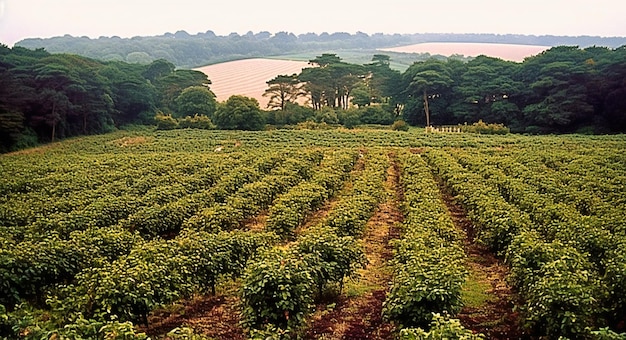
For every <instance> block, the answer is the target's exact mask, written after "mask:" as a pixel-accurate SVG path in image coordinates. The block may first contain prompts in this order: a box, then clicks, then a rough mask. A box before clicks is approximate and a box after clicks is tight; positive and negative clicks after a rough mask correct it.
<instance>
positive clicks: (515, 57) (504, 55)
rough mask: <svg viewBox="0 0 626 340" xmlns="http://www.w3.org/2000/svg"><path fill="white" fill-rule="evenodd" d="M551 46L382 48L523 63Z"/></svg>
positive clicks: (440, 44)
mask: <svg viewBox="0 0 626 340" xmlns="http://www.w3.org/2000/svg"><path fill="white" fill-rule="evenodd" d="M548 48H550V46H538V45H516V44H494V43H440V42H431V43H421V44H414V45H407V46H399V47H392V48H382V49H380V50H381V51H388V52H402V53H429V54H431V55H438V54H439V55H443V56H446V57H449V56H452V55H463V56H465V57H477V56H479V55H486V56H489V57H494V58H500V59H504V60H510V61H516V62H522V61H524V58H526V57H531V56H534V55H536V54H539V53H541V52H543V51H545V50H547V49H548Z"/></svg>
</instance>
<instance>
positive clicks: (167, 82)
mask: <svg viewBox="0 0 626 340" xmlns="http://www.w3.org/2000/svg"><path fill="white" fill-rule="evenodd" d="M208 84H210V81H209V80H208V78H207V76H206V75H205V74H204V73H202V72H199V71H192V70H176V69H175V67H174V65H173V64H171V63H169V62H167V61H164V60H157V61H154V62H152V63H150V64H148V65H141V64H128V63H125V62H116V61H110V62H102V61H97V60H93V59H89V58H85V57H81V56H78V55H70V54H50V53H48V52H46V51H45V50H43V49H36V50H29V49H26V48H23V47H19V46H16V47H13V48H12V49H10V48H8V47H6V46H3V45H0V151H3V152H6V151H10V150H14V149H19V148H23V147H28V146H32V145H35V144H37V143H39V142H49V141H54V140H56V139H58V138H64V137H71V136H76V135H84V134H94V133H104V132H108V131H111V130H113V129H115V128H119V127H121V126H123V125H126V124H131V123H139V124H152V123H153V121H154V114H155V112H156V111H164V112H171V111H177V112H187V111H186V110H194V109H193V108H189V107H186V106H185V105H186V103H187V102H188V100H185V96H189V92H192V94H193V91H190V90H193V89H194V88H201V89H203V90H204V91H206V92H207V93H209V94H210V91H209V90H208ZM186 89H187V91H186V92H185V90H186Z"/></svg>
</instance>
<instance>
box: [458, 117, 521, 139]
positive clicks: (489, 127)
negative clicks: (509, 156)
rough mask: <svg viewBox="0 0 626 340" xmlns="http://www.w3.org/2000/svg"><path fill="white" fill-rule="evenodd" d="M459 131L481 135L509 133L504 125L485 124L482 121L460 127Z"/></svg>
mask: <svg viewBox="0 0 626 340" xmlns="http://www.w3.org/2000/svg"><path fill="white" fill-rule="evenodd" d="M461 131H462V132H469V133H478V134H482V135H506V134H508V133H510V132H511V130H510V129H509V128H508V127H506V126H504V124H487V123H485V122H483V121H482V119H481V120H479V121H478V122H476V123H474V124H472V125H467V124H466V125H462V126H461Z"/></svg>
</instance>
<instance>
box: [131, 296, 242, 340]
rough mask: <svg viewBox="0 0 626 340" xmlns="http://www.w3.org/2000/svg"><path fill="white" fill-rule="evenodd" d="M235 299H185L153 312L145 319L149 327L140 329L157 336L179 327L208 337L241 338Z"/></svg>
mask: <svg viewBox="0 0 626 340" xmlns="http://www.w3.org/2000/svg"><path fill="white" fill-rule="evenodd" d="M237 300H238V298H237V297H235V296H224V295H216V296H197V297H196V298H194V299H192V300H189V301H185V304H184V306H181V309H179V310H174V311H171V312H170V311H168V310H156V311H154V312H153V313H152V315H151V316H150V317H149V318H148V321H149V326H148V327H144V328H140V329H139V331H141V332H145V333H146V334H148V335H150V336H153V337H156V336H162V335H164V334H167V333H168V332H169V331H171V330H172V329H174V328H176V327H181V326H182V327H190V328H192V329H194V331H195V332H196V333H198V334H203V335H205V336H208V337H210V338H215V339H229V340H239V339H242V340H243V339H246V336H245V334H244V331H243V329H242V328H241V327H240V326H239V313H238V312H237V310H236V309H235V308H236V307H235V306H236V305H237Z"/></svg>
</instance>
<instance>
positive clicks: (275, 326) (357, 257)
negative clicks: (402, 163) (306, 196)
mask: <svg viewBox="0 0 626 340" xmlns="http://www.w3.org/2000/svg"><path fill="white" fill-rule="evenodd" d="M362 156H363V157H364V158H362V160H361V161H363V162H364V163H365V168H364V169H362V170H359V169H357V170H355V171H354V172H353V174H354V173H356V174H358V176H357V177H356V178H354V180H353V181H351V182H352V186H351V188H350V189H349V190H348V192H346V193H345V194H344V195H341V196H340V197H339V198H338V200H337V203H336V205H335V206H334V208H333V210H331V212H330V213H329V215H328V217H327V218H326V219H325V220H324V221H322V222H320V224H318V225H316V226H313V227H310V228H308V229H307V230H306V231H304V232H303V233H302V234H301V235H300V236H299V237H298V239H297V240H296V241H295V242H294V243H291V244H289V245H288V246H286V247H276V248H274V249H273V250H272V251H270V252H267V253H265V254H264V255H263V256H261V257H260V258H258V259H256V260H255V261H253V262H252V263H251V264H250V265H249V266H248V268H247V270H246V273H245V275H244V278H243V283H244V284H243V287H242V292H241V296H242V305H243V318H244V319H243V321H244V324H245V325H246V326H247V327H248V328H249V329H250V330H251V332H252V334H253V335H256V336H262V335H263V336H265V335H273V336H275V335H276V334H280V333H285V332H287V333H288V332H294V331H295V332H297V329H298V328H299V327H301V326H302V325H303V324H304V322H305V320H306V317H307V315H308V314H309V312H310V311H311V304H312V302H313V301H314V298H315V297H316V296H317V297H320V296H321V295H322V292H323V291H324V290H325V289H327V288H328V287H330V286H334V287H338V288H339V292H341V289H342V287H343V282H344V279H345V278H346V277H350V276H353V275H355V273H356V269H357V268H359V267H363V266H364V265H365V263H366V258H365V254H364V251H363V248H362V246H361V244H360V243H359V241H358V239H356V238H355V237H354V236H351V235H357V236H361V235H362V232H363V226H364V225H365V223H366V222H367V220H368V219H369V217H370V216H371V215H372V213H373V212H374V210H375V208H376V206H377V205H378V202H380V200H381V199H382V198H383V192H384V189H383V186H382V181H384V179H385V171H386V169H387V167H388V161H387V160H386V157H384V156H383V154H381V153H370V154H368V155H367V156H365V155H363V154H362ZM353 197H357V198H358V199H357V200H353V199H352V198H353ZM363 202H368V204H363ZM352 228H354V229H352Z"/></svg>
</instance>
